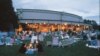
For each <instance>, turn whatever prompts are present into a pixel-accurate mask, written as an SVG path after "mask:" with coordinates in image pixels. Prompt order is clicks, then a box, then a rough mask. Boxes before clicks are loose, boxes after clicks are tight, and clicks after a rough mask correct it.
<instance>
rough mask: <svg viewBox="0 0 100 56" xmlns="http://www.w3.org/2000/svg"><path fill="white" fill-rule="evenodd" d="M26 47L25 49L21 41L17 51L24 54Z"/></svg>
mask: <svg viewBox="0 0 100 56" xmlns="http://www.w3.org/2000/svg"><path fill="white" fill-rule="evenodd" d="M26 49H27V48H26V45H25V44H24V43H23V44H22V46H21V47H20V49H19V52H20V53H23V54H24V53H25V52H26Z"/></svg>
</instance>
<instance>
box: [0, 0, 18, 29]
mask: <svg viewBox="0 0 100 56" xmlns="http://www.w3.org/2000/svg"><path fill="white" fill-rule="evenodd" d="M17 27H18V17H17V16H16V14H15V12H14V8H13V6H12V0H0V31H11V30H12V29H15V28H17Z"/></svg>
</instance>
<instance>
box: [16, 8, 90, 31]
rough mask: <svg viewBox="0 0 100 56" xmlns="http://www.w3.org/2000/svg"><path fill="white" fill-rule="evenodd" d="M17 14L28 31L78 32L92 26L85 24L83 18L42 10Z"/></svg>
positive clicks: (29, 10) (18, 10)
mask: <svg viewBox="0 0 100 56" xmlns="http://www.w3.org/2000/svg"><path fill="white" fill-rule="evenodd" d="M17 14H18V17H19V22H20V23H22V24H26V27H27V30H29V29H30V30H35V31H41V32H48V31H55V30H68V29H71V30H75V31H77V29H79V31H80V30H83V29H84V28H88V27H89V26H90V25H88V24H85V23H83V19H82V17H81V16H78V15H74V14H70V13H65V12H58V11H50V10H40V9H17ZM20 28H21V26H20ZM22 29H23V28H22Z"/></svg>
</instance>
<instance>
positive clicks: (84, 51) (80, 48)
mask: <svg viewBox="0 0 100 56" xmlns="http://www.w3.org/2000/svg"><path fill="white" fill-rule="evenodd" d="M19 48H20V45H14V46H0V56H26V55H24V54H20V53H19V52H18V50H19ZM43 48H44V52H43V53H38V54H37V56H100V52H99V51H98V50H97V49H91V48H88V47H85V43H84V42H83V41H80V42H78V43H75V44H73V45H71V46H67V47H64V48H62V47H47V46H44V47H43Z"/></svg>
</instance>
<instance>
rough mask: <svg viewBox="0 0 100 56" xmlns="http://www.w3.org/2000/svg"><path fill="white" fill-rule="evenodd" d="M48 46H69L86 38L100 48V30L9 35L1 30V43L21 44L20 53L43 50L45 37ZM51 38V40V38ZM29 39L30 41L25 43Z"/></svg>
mask: <svg viewBox="0 0 100 56" xmlns="http://www.w3.org/2000/svg"><path fill="white" fill-rule="evenodd" d="M47 38H49V40H46V45H47V46H58V47H59V46H60V47H62V46H68V45H71V44H73V43H75V42H77V40H84V41H86V44H88V46H98V48H100V31H98V30H83V31H81V32H74V31H71V30H68V31H55V32H34V31H22V32H19V33H17V34H12V35H9V34H7V32H4V33H1V32H0V45H10V46H13V45H19V44H21V45H22V46H21V47H20V49H19V52H20V53H24V54H28V55H32V54H34V53H36V52H43V46H44V45H43V42H44V41H45V39H47ZM50 39H51V40H50ZM24 40H28V41H29V43H24V42H23V41H24Z"/></svg>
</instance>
